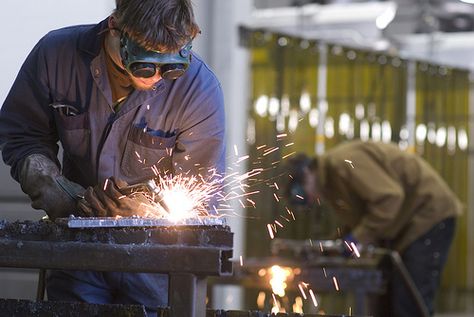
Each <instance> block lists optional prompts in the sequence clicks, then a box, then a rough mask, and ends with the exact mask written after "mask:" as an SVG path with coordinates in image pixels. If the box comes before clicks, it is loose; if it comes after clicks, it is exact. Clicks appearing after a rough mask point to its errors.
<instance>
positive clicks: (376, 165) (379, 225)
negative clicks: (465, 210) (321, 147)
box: [317, 141, 462, 251]
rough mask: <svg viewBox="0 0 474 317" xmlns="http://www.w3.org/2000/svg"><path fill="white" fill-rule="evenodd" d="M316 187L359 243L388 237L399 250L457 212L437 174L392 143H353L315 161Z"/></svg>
mask: <svg viewBox="0 0 474 317" xmlns="http://www.w3.org/2000/svg"><path fill="white" fill-rule="evenodd" d="M317 175H318V177H317V182H318V186H319V187H320V188H322V190H323V197H324V198H325V199H326V200H328V202H329V203H330V204H331V205H332V206H333V207H334V209H335V211H336V212H337V214H338V217H339V218H340V220H341V221H342V223H343V224H344V225H345V226H347V228H348V229H349V230H351V231H352V234H353V235H354V237H355V238H356V239H358V240H359V241H360V242H363V243H364V242H365V243H372V242H377V241H379V240H389V241H391V244H392V247H393V248H394V249H396V250H398V251H402V250H403V249H405V248H406V247H407V246H408V245H409V244H410V243H411V242H413V241H414V240H415V239H417V238H418V237H420V236H421V235H422V234H424V233H426V232H427V231H428V230H429V229H430V228H432V227H433V226H434V225H435V224H436V223H438V222H440V221H442V220H443V219H446V218H449V217H454V216H457V215H459V214H461V208H462V205H461V202H460V201H459V199H458V198H457V197H456V196H455V194H454V193H453V192H452V191H451V190H450V188H449V187H448V185H447V184H446V183H445V182H444V181H443V179H442V178H441V177H440V176H439V175H438V174H437V172H436V171H435V170H434V169H433V168H432V167H431V166H430V165H428V163H426V162H425V161H424V160H423V159H422V158H421V157H419V156H417V155H416V154H409V153H407V152H404V151H401V150H400V149H399V148H398V147H397V146H396V145H393V144H383V143H374V142H361V141H353V142H348V143H345V144H342V145H339V146H337V147H336V148H334V149H331V150H329V151H327V152H326V153H325V154H324V155H322V156H321V157H319V159H318V173H317Z"/></svg>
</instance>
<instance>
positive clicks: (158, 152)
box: [121, 126, 177, 179]
mask: <svg viewBox="0 0 474 317" xmlns="http://www.w3.org/2000/svg"><path fill="white" fill-rule="evenodd" d="M176 136H177V131H174V132H171V133H162V132H161V131H155V130H150V129H147V128H140V127H137V126H133V127H132V128H131V129H130V133H129V135H128V139H127V144H126V145H125V150H124V153H123V157H122V163H121V169H122V172H123V173H124V174H125V175H126V176H127V177H129V178H130V179H143V178H148V177H150V178H151V177H155V176H156V173H172V171H173V170H172V168H173V165H172V159H171V158H172V154H173V150H174V148H175V144H176Z"/></svg>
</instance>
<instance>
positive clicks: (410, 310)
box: [391, 218, 456, 317]
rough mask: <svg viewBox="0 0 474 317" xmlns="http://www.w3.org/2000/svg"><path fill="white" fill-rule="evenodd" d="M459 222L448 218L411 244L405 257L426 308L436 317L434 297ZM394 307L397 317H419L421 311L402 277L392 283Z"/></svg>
mask: <svg viewBox="0 0 474 317" xmlns="http://www.w3.org/2000/svg"><path fill="white" fill-rule="evenodd" d="M455 224H456V222H455V219H454V218H448V219H445V220H443V221H441V222H440V223H438V224H437V225H435V226H434V227H433V228H431V230H430V231H428V232H427V233H426V234H424V235H423V236H421V237H420V238H418V239H417V240H415V241H414V242H413V243H411V244H410V245H409V246H408V247H407V249H406V250H405V251H403V253H402V254H401V257H402V260H403V263H405V266H406V268H407V269H408V272H409V273H410V275H411V278H412V279H413V282H414V283H415V285H416V287H417V288H418V291H419V292H420V295H421V297H423V300H424V301H425V305H426V307H427V308H428V311H429V312H430V315H431V316H432V315H433V313H434V307H433V305H434V303H433V302H434V297H435V293H436V290H437V289H438V286H439V283H440V277H441V272H442V271H443V267H444V265H445V263H446V259H447V256H448V252H449V247H450V245H451V242H452V240H453V236H454V231H455ZM391 306H392V309H391V310H392V313H393V316H394V317H412V316H413V317H419V316H421V314H420V311H419V310H418V308H417V305H416V302H415V300H414V299H413V296H412V295H411V293H410V291H409V289H408V288H407V287H406V286H405V284H404V283H403V279H402V277H401V276H400V275H399V274H398V273H395V274H394V276H393V278H392V282H391Z"/></svg>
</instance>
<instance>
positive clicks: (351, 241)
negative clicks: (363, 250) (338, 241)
mask: <svg viewBox="0 0 474 317" xmlns="http://www.w3.org/2000/svg"><path fill="white" fill-rule="evenodd" d="M342 240H343V243H344V252H343V255H344V256H345V257H351V256H352V255H354V256H355V257H360V254H359V249H358V248H359V241H358V240H357V239H356V238H355V237H354V236H353V235H352V234H351V233H348V234H346V235H345V236H344V237H342Z"/></svg>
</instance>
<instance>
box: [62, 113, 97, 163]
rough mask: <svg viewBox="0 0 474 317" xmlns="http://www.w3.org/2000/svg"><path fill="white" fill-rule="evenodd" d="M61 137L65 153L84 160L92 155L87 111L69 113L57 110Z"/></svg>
mask: <svg viewBox="0 0 474 317" xmlns="http://www.w3.org/2000/svg"><path fill="white" fill-rule="evenodd" d="M55 118H56V123H57V127H58V134H59V139H60V140H61V144H62V146H63V148H64V154H65V155H67V156H68V157H70V158H72V159H74V158H75V159H81V160H84V159H85V158H88V157H89V156H90V134H91V133H90V127H89V116H88V114H87V112H85V113H80V114H75V115H67V114H65V113H64V112H61V111H56V112H55Z"/></svg>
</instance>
